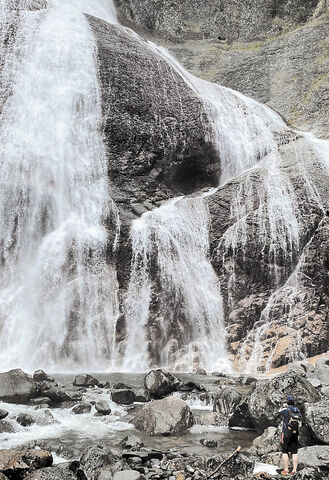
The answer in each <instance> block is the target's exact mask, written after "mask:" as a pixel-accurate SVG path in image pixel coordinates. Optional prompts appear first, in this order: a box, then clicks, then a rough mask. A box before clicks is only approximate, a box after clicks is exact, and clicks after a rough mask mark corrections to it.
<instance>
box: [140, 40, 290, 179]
mask: <svg viewBox="0 0 329 480" xmlns="http://www.w3.org/2000/svg"><path fill="white" fill-rule="evenodd" d="M149 45H150V47H151V48H152V49H153V50H155V51H156V52H157V53H158V54H159V55H160V56H161V57H162V58H163V59H165V60H166V61H167V62H168V63H169V64H170V65H171V66H172V67H173V68H174V69H175V71H176V72H177V73H178V74H179V75H180V76H181V77H182V78H183V79H184V81H185V82H186V83H187V84H188V85H189V86H190V87H191V88H192V89H193V90H194V91H195V92H196V93H197V95H198V96H199V97H200V98H201V100H202V103H203V105H204V108H205V111H206V114H207V117H208V119H209V121H210V122H211V127H212V135H213V138H212V140H213V141H214V142H215V145H216V147H217V151H218V156H219V161H220V165H221V179H220V185H223V184H224V183H225V182H227V181H228V180H229V179H231V178H233V177H235V176H237V175H240V174H241V173H243V172H245V171H246V170H248V169H249V168H252V167H253V166H255V165H256V164H257V162H258V161H259V160H260V159H261V158H263V157H264V156H265V155H266V154H268V153H270V152H271V151H273V150H274V151H275V150H276V149H277V140H276V137H277V136H279V135H280V133H283V132H284V131H285V130H286V129H287V127H286V125H285V123H284V122H283V121H282V119H281V118H280V117H279V115H277V114H276V113H275V112H273V111H272V110H271V109H270V108H268V107H266V106H265V105H262V104H260V103H258V102H256V101H254V100H252V99H251V98H248V97H245V96H244V95H242V94H240V93H239V92H236V91H234V90H231V89H230V88H226V87H222V86H221V85H217V84H215V83H211V82H207V81H205V80H202V79H200V78H197V77H195V76H194V75H192V74H190V73H189V72H188V71H187V70H185V68H184V67H183V66H182V65H181V64H180V63H179V62H178V61H177V60H176V59H175V58H174V57H173V56H172V55H171V54H170V53H169V52H168V50H167V49H165V48H164V47H158V46H157V45H155V44H154V43H152V42H150V43H149Z"/></svg>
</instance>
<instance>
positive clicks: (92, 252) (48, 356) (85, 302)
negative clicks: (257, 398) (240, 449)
mask: <svg viewBox="0 0 329 480" xmlns="http://www.w3.org/2000/svg"><path fill="white" fill-rule="evenodd" d="M38 3H42V4H46V2H45V1H44V0H21V1H20V2H19V1H16V6H15V8H18V7H20V13H19V15H17V13H16V11H15V10H12V9H10V8H9V5H10V0H0V27H1V29H0V55H1V58H2V59H3V63H2V69H1V74H0V75H1V76H0V113H1V126H0V144H1V148H0V168H1V177H0V187H1V192H0V215H1V218H2V219H3V221H2V224H1V227H0V254H1V263H2V271H1V276H0V326H1V330H0V341H1V345H2V349H1V353H0V363H1V367H2V368H6V367H8V368H9V367H12V366H15V367H16V366H18V365H22V366H24V367H25V368H27V367H28V368H30V369H32V368H35V367H38V368H39V367H44V368H48V369H49V368H53V369H57V370H58V369H63V368H79V369H81V368H89V369H95V368H96V369H100V368H106V367H109V366H114V365H119V361H118V360H120V362H121V360H122V359H116V358H115V355H116V354H115V352H116V346H115V344H114V343H115V325H116V320H117V318H118V316H119V305H118V299H117V291H118V286H117V280H116V272H115V270H114V268H113V267H112V266H111V265H110V263H109V262H108V258H107V257H108V252H109V251H110V250H111V247H112V248H115V244H116V241H117V239H118V231H117V234H116V235H114V237H115V240H114V244H113V245H108V243H109V240H108V233H107V231H106V229H105V227H104V225H109V224H110V223H116V227H115V228H117V230H118V228H119V220H118V215H117V212H116V209H115V205H114V204H113V202H112V201H111V198H110V197H109V191H108V184H107V161H106V156H105V149H104V145H103V141H102V137H101V135H100V121H101V105H100V92H99V85H98V79H97V75H98V72H97V64H96V60H95V57H96V56H95V42H94V38H93V35H92V33H91V31H90V28H89V25H88V22H87V20H86V18H85V17H84V15H83V14H82V12H85V13H88V14H91V15H94V16H97V17H100V18H103V19H104V20H106V21H108V22H111V23H117V16H116V12H115V8H114V5H113V2H112V1H111V0H98V1H96V0H93V1H92V0H69V1H65V0H62V1H60V0H54V1H52V2H51V4H52V7H51V8H49V9H44V10H41V11H40V10H37V9H34V7H33V5H34V4H38ZM17 5H18V7H17ZM28 5H31V8H29V9H28V10H26V8H27V6H28ZM43 6H45V5H43ZM32 7H33V8H32ZM13 25H14V27H15V34H14V36H13V37H14V39H15V40H14V41H13V42H12V43H10V44H8V41H7V40H8V37H9V36H10V35H9V34H10V29H11V28H12V26H13ZM149 47H150V48H152V49H153V50H154V51H156V52H157V53H158V54H159V55H160V56H161V57H162V58H163V59H165V60H166V61H167V62H168V63H169V64H170V65H171V67H172V68H173V69H174V70H175V71H176V72H177V73H178V74H179V75H181V77H182V78H183V79H184V80H185V82H186V83H187V84H188V85H189V86H190V87H191V88H192V89H193V90H194V91H195V92H196V94H197V95H198V96H199V97H200V98H201V100H202V103H203V105H204V110H205V113H206V114H207V118H208V119H209V121H210V123H211V126H212V137H213V138H212V140H213V141H214V142H215V144H216V146H217V151H218V157H219V161H220V164H221V179H220V185H221V186H222V185H224V184H225V182H228V181H229V180H230V179H232V178H233V177H235V176H238V175H241V174H243V173H244V172H247V173H246V174H245V177H244V179H243V180H242V182H241V185H240V189H239V191H238V195H237V197H236V198H235V201H234V202H233V203H232V205H231V218H232V219H233V224H232V226H231V227H230V228H229V229H228V230H227V232H226V233H225V234H224V236H223V238H222V240H221V244H220V246H219V249H220V247H221V246H224V247H223V248H224V255H223V257H224V258H223V262H225V258H226V255H228V254H229V252H230V255H231V254H232V251H233V256H232V262H231V266H230V269H229V271H228V276H229V282H228V283H229V286H230V288H229V290H230V291H229V303H230V305H231V306H233V304H234V301H235V298H234V297H235V296H234V289H235V286H234V285H235V265H236V261H237V255H235V253H234V252H237V251H238V250H240V251H241V250H242V251H245V249H246V246H247V243H248V234H249V233H250V231H249V230H250V226H249V225H248V224H247V219H248V217H249V216H250V215H251V214H252V213H253V212H254V211H255V210H256V218H255V224H256V228H257V229H258V230H257V232H258V237H259V239H260V244H261V246H262V248H261V250H262V252H261V255H262V258H263V260H264V261H266V262H267V263H268V264H269V265H270V267H271V268H272V267H273V278H274V285H273V287H275V286H277V285H280V283H281V282H282V278H283V277H282V276H281V275H280V268H278V265H279V263H280V262H281V263H282V261H283V263H285V264H286V265H288V266H289V269H292V268H293V256H294V252H296V251H297V250H298V242H299V222H298V217H299V212H298V211H296V209H295V207H294V203H295V201H294V192H293V189H292V187H291V184H290V182H289V179H288V177H287V176H285V174H284V172H282V171H281V170H280V162H281V157H280V154H279V151H278V149H279V147H280V145H281V142H282V139H283V140H284V138H285V136H286V135H287V134H288V135H290V134H291V131H289V129H287V127H286V125H285V124H284V122H283V121H282V120H281V119H280V117H279V116H278V115H277V114H275V113H274V112H273V111H272V110H270V109H269V108H267V107H266V106H264V105H261V104H259V103H258V102H255V101H254V100H252V99H249V98H247V97H244V96H243V95H241V94H239V93H238V92H234V91H233V90H230V89H228V88H225V87H221V86H219V85H215V84H212V83H209V82H206V81H203V80H200V79H198V78H196V77H194V76H192V75H190V74H189V73H188V72H187V71H186V70H185V69H184V68H183V67H182V66H181V65H180V64H179V63H178V62H177V61H176V60H175V59H174V58H173V57H172V56H171V55H170V54H169V53H168V51H167V50H165V49H163V48H162V47H157V46H156V45H154V44H152V43H149ZM287 132H288V133H287ZM308 141H309V142H311V143H312V142H313V146H314V148H315V149H316V150H317V151H318V154H319V156H320V157H321V158H323V159H325V158H329V155H328V142H327V143H325V142H324V143H321V142H316V141H315V140H314V141H313V140H311V139H308ZM323 161H324V162H325V160H323ZM258 166H259V168H260V169H261V170H262V172H263V173H262V175H261V181H260V183H259V185H257V186H256V191H255V186H254V184H253V182H252V176H253V170H251V169H255V170H256V168H257V167H258ZM312 189H313V186H312V185H311V184H310V190H312ZM313 196H316V192H315V190H314V195H313ZM255 197H256V199H257V208H256V209H255V205H254V198H255ZM113 219H115V222H113ZM268 239H269V243H268ZM208 243H209V241H208V218H207V208H206V205H205V200H204V197H203V196H202V195H201V196H199V197H197V198H187V197H186V198H179V199H174V200H172V201H170V202H169V203H167V204H165V205H163V206H162V207H160V208H158V209H156V210H154V211H152V212H148V213H146V214H144V215H143V216H142V217H141V218H140V219H138V220H136V221H135V222H134V223H133V226H132V247H133V260H132V270H131V279H130V284H129V288H128V292H127V298H126V302H125V316H126V323H127V338H126V341H125V351H124V356H123V362H122V363H123V365H122V366H121V368H123V369H129V370H131V369H135V370H144V369H146V368H147V367H149V366H150V365H161V366H170V367H172V368H176V369H181V370H186V369H192V368H194V367H196V366H197V365H202V366H204V367H206V368H207V369H209V370H210V369H229V368H230V366H229V362H228V360H227V354H226V352H225V330H224V314H223V308H222V296H221V292H220V286H219V283H218V279H217V276H216V274H215V273H214V271H213V269H212V266H211V264H210V261H209V258H208V248H209V245H208ZM282 259H283V260H282ZM286 287H287V292H288V297H289V298H290V297H291V311H294V308H295V307H294V305H293V302H294V301H295V300H294V299H295V298H296V295H295V293H296V289H297V286H296V285H295V284H294V285H292V284H290V283H289V282H288V283H287V285H286ZM289 292H290V293H291V295H290V293H289ZM279 301H280V300H279V296H276V295H275V293H273V295H272V297H271V299H270V302H269V305H268V308H267V310H266V311H264V312H263V314H262V316H261V318H260V323H259V324H258V325H255V327H256V328H255V329H254V331H253V334H251V335H249V336H248V337H247V341H246V344H245V346H246V347H247V346H248V349H249V352H248V355H246V361H247V362H248V366H247V369H248V370H252V369H254V368H256V367H255V365H256V364H257V363H258V362H259V358H260V356H259V351H260V350H259V348H262V346H261V345H260V342H259V340H260V339H261V337H262V335H263V333H264V332H265V330H266V325H268V323H269V321H270V312H271V308H272V307H273V305H275V304H276V303H277V302H279ZM246 350H247V348H245V351H246ZM250 352H251V353H250ZM261 355H262V352H261ZM242 356H243V355H242ZM247 357H248V358H247ZM269 358H270V356H269ZM248 359H249V360H248ZM268 362H269V360H268Z"/></svg>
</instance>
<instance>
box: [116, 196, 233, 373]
mask: <svg viewBox="0 0 329 480" xmlns="http://www.w3.org/2000/svg"><path fill="white" fill-rule="evenodd" d="M132 242H133V265H132V274H131V280H130V285H129V289H128V297H127V302H126V320H127V331H128V334H127V341H126V351H125V358H124V368H125V369H127V370H130V369H134V368H139V369H141V370H144V369H146V368H147V367H148V353H151V358H152V359H153V361H155V364H156V365H161V366H170V367H171V368H172V369H179V370H183V371H186V370H189V369H192V368H193V367H197V366H199V365H203V366H204V367H205V368H209V369H210V368H212V369H214V368H217V369H220V370H226V371H227V370H228V369H229V368H230V365H229V362H228V360H227V354H226V351H225V327H224V323H223V309H222V298H221V294H220V288H219V285H218V279H217V277H216V274H215V272H214V270H213V268H212V266H211V264H210V261H209V252H208V216H207V209H206V207H205V205H204V202H203V197H202V196H199V197H195V198H188V197H186V198H183V197H182V198H177V199H174V200H171V201H169V202H168V203H165V204H164V205H163V206H162V207H160V208H158V209H156V210H154V211H152V212H148V213H145V214H144V215H142V217H141V218H140V219H138V220H135V221H134V223H133V227H132ZM154 256H155V260H154ZM152 262H154V264H152ZM155 291H156V293H155ZM152 293H153V294H154V293H155V295H156V297H157V300H156V302H157V303H158V306H159V315H158V316H157V317H156V318H152V312H151V311H150V308H151V305H152V301H154V299H153V300H152ZM150 317H151V319H150ZM136 319H138V321H137V322H136ZM150 321H151V327H150V328H149V329H148V330H149V331H150V333H149V334H148V335H147V334H145V331H146V326H147V324H148V323H149V322H150ZM145 336H146V338H145Z"/></svg>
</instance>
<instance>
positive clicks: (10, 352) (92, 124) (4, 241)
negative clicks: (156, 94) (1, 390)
mask: <svg viewBox="0 0 329 480" xmlns="http://www.w3.org/2000/svg"><path fill="white" fill-rule="evenodd" d="M2 5H3V4H2ZM8 16H9V18H8ZM10 20H11V18H10V15H9V12H8V11H7V12H6V9H2V10H1V24H2V25H6V22H7V21H10ZM2 48H4V45H3V46H2ZM15 50H16V51H19V53H20V56H19V57H18V59H17V60H16V59H15V57H14V56H12V57H11V58H9V59H7V63H6V65H5V69H4V75H5V76H6V75H7V76H8V75H10V77H11V79H12V95H11V97H10V98H8V100H7V102H6V103H5V105H4V107H3V111H2V117H1V127H0V145H1V149H0V167H1V169H0V171H1V177H0V184H1V188H0V216H1V219H2V222H1V229H0V248H1V252H0V254H1V263H2V269H1V277H0V325H1V331H0V341H1V345H2V348H1V353H0V364H1V369H5V368H10V367H17V366H22V367H23V368H25V369H33V368H36V367H39V368H40V367H42V368H47V369H52V368H54V369H59V368H70V369H72V368H76V367H77V368H95V366H97V368H104V367H106V366H107V365H108V363H109V362H110V359H111V356H112V354H113V342H114V326H115V321H116V318H117V315H118V312H117V309H118V305H117V298H116V291H117V285H116V274H115V271H114V270H113V269H112V268H111V267H110V266H109V265H108V264H107V262H106V255H107V253H106V252H107V251H108V249H109V245H108V240H107V232H106V230H105V228H104V226H103V225H104V224H105V223H106V222H109V221H110V217H111V216H113V212H115V207H114V205H113V203H112V202H111V199H110V197H109V193H108V184H107V159H106V155H105V149H104V145H103V141H102V137H101V134H100V121H101V103H100V90H99V85H98V73H97V66H96V51H95V42H94V38H93V35H92V32H91V30H90V27H89V25H88V22H87V20H86V18H85V16H84V15H83V14H82V12H81V11H80V10H78V9H77V8H76V7H75V6H74V5H71V4H70V3H66V2H58V1H55V2H54V6H53V7H52V8H49V9H48V10H42V11H25V12H21V13H20V22H19V24H18V32H17V35H16V45H15V47H14V52H15ZM6 68H7V71H6ZM8 69H11V70H10V72H9V71H8ZM114 216H115V215H114Z"/></svg>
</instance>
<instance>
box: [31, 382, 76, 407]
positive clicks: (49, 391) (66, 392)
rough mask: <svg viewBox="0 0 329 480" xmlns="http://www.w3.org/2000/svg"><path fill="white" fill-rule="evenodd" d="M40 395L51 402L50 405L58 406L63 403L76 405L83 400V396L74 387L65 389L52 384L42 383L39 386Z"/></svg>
mask: <svg viewBox="0 0 329 480" xmlns="http://www.w3.org/2000/svg"><path fill="white" fill-rule="evenodd" d="M39 385H40V386H39V389H38V393H39V395H41V396H44V397H47V398H49V400H50V405H51V406H53V405H55V406H56V405H58V404H61V403H63V402H67V403H68V404H70V403H71V404H75V403H76V402H77V401H80V400H81V399H82V394H81V392H80V391H77V390H76V389H75V388H74V387H68V388H66V387H63V386H59V385H57V384H54V383H51V382H42V383H41V384H39Z"/></svg>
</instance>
